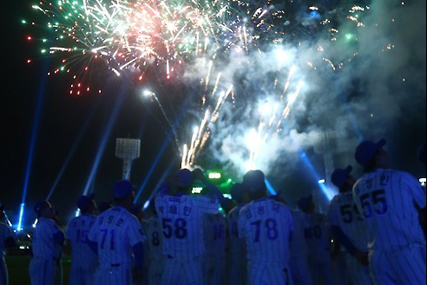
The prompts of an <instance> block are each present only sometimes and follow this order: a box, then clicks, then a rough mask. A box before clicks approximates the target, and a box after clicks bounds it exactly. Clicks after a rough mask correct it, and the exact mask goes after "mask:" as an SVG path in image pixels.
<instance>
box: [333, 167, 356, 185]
mask: <svg viewBox="0 0 427 285" xmlns="http://www.w3.org/2000/svg"><path fill="white" fill-rule="evenodd" d="M352 171H353V167H352V166H348V167H347V168H346V169H336V170H335V171H334V173H332V178H331V180H332V183H334V185H335V186H337V187H338V188H339V189H341V188H342V187H344V185H345V183H346V182H347V179H348V177H349V176H350V174H351V172H352Z"/></svg>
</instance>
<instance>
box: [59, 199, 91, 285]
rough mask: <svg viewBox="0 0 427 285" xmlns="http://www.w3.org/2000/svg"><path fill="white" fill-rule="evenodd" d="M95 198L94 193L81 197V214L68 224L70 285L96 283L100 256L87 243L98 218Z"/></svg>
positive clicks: (79, 205)
mask: <svg viewBox="0 0 427 285" xmlns="http://www.w3.org/2000/svg"><path fill="white" fill-rule="evenodd" d="M94 198H95V195H93V194H92V195H90V196H81V197H80V198H79V200H78V202H77V207H78V208H79V209H80V212H81V215H80V216H79V217H76V218H74V219H72V220H71V221H70V223H69V225H68V230H67V233H66V237H67V239H68V240H69V242H70V244H71V249H72V254H71V256H72V264H71V270H70V282H69V284H70V285H82V284H86V285H92V284H95V280H94V278H95V272H96V268H97V266H98V257H97V256H96V255H95V253H94V252H93V251H92V250H91V249H90V247H89V245H88V243H87V237H88V234H89V232H90V230H91V229H92V226H93V225H94V223H95V220H96V217H95V215H94V213H95V211H96V209H97V206H96V203H95V201H94Z"/></svg>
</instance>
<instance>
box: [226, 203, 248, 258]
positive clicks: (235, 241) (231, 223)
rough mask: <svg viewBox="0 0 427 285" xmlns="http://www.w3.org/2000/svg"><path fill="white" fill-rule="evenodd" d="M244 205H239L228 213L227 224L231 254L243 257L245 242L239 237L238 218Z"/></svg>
mask: <svg viewBox="0 0 427 285" xmlns="http://www.w3.org/2000/svg"><path fill="white" fill-rule="evenodd" d="M244 206H245V205H244V204H242V205H239V206H237V207H236V208H234V209H233V210H232V211H231V212H230V213H228V217H227V223H228V231H229V235H230V246H231V252H232V254H237V255H243V254H245V253H246V244H245V240H244V239H242V238H240V237H239V216H240V211H241V210H242V208H243V207H244Z"/></svg>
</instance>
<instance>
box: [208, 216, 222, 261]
mask: <svg viewBox="0 0 427 285" xmlns="http://www.w3.org/2000/svg"><path fill="white" fill-rule="evenodd" d="M203 226H204V238H205V245H206V248H207V254H208V255H211V256H219V257H222V256H225V243H226V239H227V231H226V225H225V218H224V216H223V215H222V214H216V215H205V216H204V217H203Z"/></svg>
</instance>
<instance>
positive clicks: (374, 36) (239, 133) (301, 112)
mask: <svg viewBox="0 0 427 285" xmlns="http://www.w3.org/2000/svg"><path fill="white" fill-rule="evenodd" d="M425 6H426V2H425V1H424V0H416V1H413V2H411V3H409V2H408V3H407V4H405V5H404V6H402V4H401V2H398V3H397V2H396V1H383V0H376V1H373V3H372V4H371V5H370V6H369V10H367V11H366V12H365V13H363V16H362V17H361V22H363V24H364V27H359V28H358V29H357V34H352V35H351V36H349V39H348V41H345V40H342V38H343V34H345V33H346V32H347V31H354V30H355V29H354V27H355V25H356V23H355V22H351V21H349V20H346V21H344V20H343V23H342V25H341V27H340V28H339V30H340V34H339V35H340V37H341V40H340V42H339V43H337V42H334V41H331V37H330V34H329V33H328V34H327V35H326V34H325V35H324V36H323V37H320V39H319V40H317V41H315V42H313V41H312V40H307V41H304V42H300V43H299V44H298V45H295V44H294V45H291V44H277V45H276V44H274V45H273V44H272V45H271V46H270V48H268V49H267V50H266V51H264V52H261V51H256V52H253V53H249V54H248V53H246V52H244V51H241V50H235V51H231V52H230V53H229V56H228V57H227V58H226V59H216V60H215V61H214V63H213V67H212V69H211V76H210V84H209V88H208V90H212V88H213V85H214V84H215V77H216V76H217V74H218V73H219V72H220V73H221V74H222V79H221V81H220V85H219V89H221V90H224V91H225V90H226V89H227V88H228V87H229V86H230V84H233V85H234V86H235V88H234V92H235V96H236V103H235V104H232V103H231V102H230V101H232V100H229V101H228V102H227V103H226V104H225V105H224V106H223V108H222V110H221V115H220V117H219V120H218V121H217V122H216V123H215V124H212V125H211V126H210V128H211V131H212V135H211V138H210V139H211V142H210V144H209V145H208V149H206V150H205V152H206V153H207V154H209V156H211V157H213V158H215V159H216V160H218V161H219V162H221V163H223V164H224V166H225V167H227V168H229V169H230V170H232V171H234V172H235V173H237V174H239V175H241V174H243V173H244V172H245V171H246V170H247V168H248V166H253V167H256V168H259V169H262V170H263V171H264V172H266V173H267V174H276V173H277V172H278V171H280V170H279V169H278V168H277V165H278V164H279V165H280V166H281V167H287V168H289V169H287V170H292V168H293V165H295V162H296V161H298V159H299V156H298V154H299V150H300V149H310V148H313V147H314V146H315V145H316V144H317V143H318V142H319V141H320V140H321V139H322V134H323V133H324V132H327V131H330V130H332V131H334V132H335V133H336V135H337V138H338V145H337V148H336V150H335V151H336V157H337V158H338V159H337V161H336V162H337V164H339V165H347V164H349V163H352V162H353V154H352V153H353V151H354V149H355V146H356V145H357V144H358V142H359V140H360V139H361V138H362V137H365V138H372V139H376V138H379V137H382V136H385V135H387V134H388V133H389V132H391V131H393V127H394V125H395V123H396V121H397V120H402V119H405V118H408V119H413V118H414V117H415V116H421V117H423V116H425V114H423V113H422V112H420V110H423V109H421V108H425V107H420V106H425V101H426V100H425V99H426V98H425V92H426V83H425V75H426V63H425V62H426V50H425V47H426V32H425V29H426V23H425V21H426V15H425V13H426V9H425V8H426V7H425ZM361 14H362V13H361ZM356 39H357V40H356ZM355 54H357V56H353V55H355ZM331 64H333V65H334V66H333V67H334V68H335V69H336V71H334V70H333V68H332V66H331ZM340 66H341V67H342V68H340ZM291 70H294V72H295V73H294V74H293V76H292V77H291V80H290V85H289V90H288V92H287V93H286V94H285V96H284V101H283V102H282V103H280V96H281V92H282V90H283V89H284V88H285V86H286V81H287V78H288V77H289V74H290V72H291ZM208 71H209V60H204V59H199V60H198V61H197V62H195V64H194V65H193V67H192V68H191V69H190V70H189V71H188V72H187V73H186V79H188V80H192V79H200V78H204V77H206V76H207V75H208ZM275 79H277V82H278V84H277V86H275V85H274V81H275ZM301 84H302V85H303V87H302V88H301V90H300V93H299V96H298V97H297V98H296V100H295V102H294V104H293V105H292V106H291V111H290V113H289V116H288V117H287V119H286V120H284V122H283V124H282V128H281V132H280V133H279V134H278V135H274V131H275V128H271V129H270V131H269V132H268V133H269V134H270V135H269V137H268V139H266V141H265V142H263V141H262V140H261V141H262V142H260V143H259V148H258V153H257V158H256V159H255V160H254V161H253V164H254V165H248V162H249V161H250V152H251V148H253V144H254V143H256V142H254V141H253V140H254V138H253V132H257V130H258V129H259V124H260V120H261V119H263V120H264V122H266V123H267V124H268V119H266V118H265V117H263V115H262V114H261V113H260V104H263V102H266V101H267V102H270V101H271V102H273V103H272V104H273V105H274V102H279V103H280V104H281V106H282V109H280V112H279V113H280V114H278V115H281V113H282V110H283V108H284V106H286V104H287V103H288V102H289V101H291V100H292V96H293V95H294V93H295V91H296V90H297V89H298V86H300V85H301ZM207 93H208V92H207ZM265 112H267V111H265ZM202 115H203V114H201V116H202ZM276 121H277V118H276ZM276 121H275V122H276ZM265 133H266V132H265V131H263V132H261V133H260V137H264V135H265Z"/></svg>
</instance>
